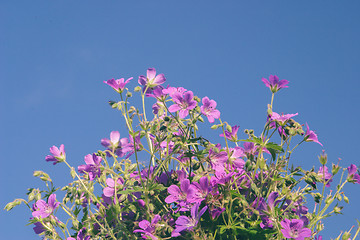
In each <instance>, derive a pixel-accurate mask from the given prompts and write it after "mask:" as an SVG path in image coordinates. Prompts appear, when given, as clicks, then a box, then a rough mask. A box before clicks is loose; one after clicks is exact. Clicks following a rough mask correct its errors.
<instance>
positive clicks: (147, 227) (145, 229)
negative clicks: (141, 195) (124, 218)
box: [134, 215, 161, 240]
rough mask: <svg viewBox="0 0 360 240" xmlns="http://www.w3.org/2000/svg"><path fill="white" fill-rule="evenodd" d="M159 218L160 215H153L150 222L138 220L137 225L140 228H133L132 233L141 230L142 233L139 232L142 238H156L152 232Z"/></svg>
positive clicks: (154, 239)
mask: <svg viewBox="0 0 360 240" xmlns="http://www.w3.org/2000/svg"><path fill="white" fill-rule="evenodd" d="M160 220H161V217H160V215H155V216H154V218H153V219H152V220H151V223H150V222H149V221H147V220H142V221H141V222H139V227H140V228H141V229H136V230H134V233H136V232H141V233H143V234H141V237H142V238H143V239H148V237H150V238H151V239H152V240H156V239H158V238H157V237H156V236H154V235H153V234H154V233H155V230H156V224H157V223H158V222H159V221H160Z"/></svg>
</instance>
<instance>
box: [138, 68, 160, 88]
mask: <svg viewBox="0 0 360 240" xmlns="http://www.w3.org/2000/svg"><path fill="white" fill-rule="evenodd" d="M165 81H166V78H165V76H164V74H163V73H161V74H159V75H156V70H155V68H149V69H148V70H147V73H146V77H145V76H143V75H141V76H139V80H138V82H139V84H140V85H142V86H144V90H145V89H146V88H153V87H156V86H158V85H160V84H163V83H164V82H165Z"/></svg>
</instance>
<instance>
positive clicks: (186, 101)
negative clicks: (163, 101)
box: [169, 91, 196, 118]
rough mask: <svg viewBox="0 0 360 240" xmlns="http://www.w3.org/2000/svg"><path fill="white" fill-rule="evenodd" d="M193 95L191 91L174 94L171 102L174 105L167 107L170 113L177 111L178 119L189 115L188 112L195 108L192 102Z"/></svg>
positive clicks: (193, 101)
mask: <svg viewBox="0 0 360 240" xmlns="http://www.w3.org/2000/svg"><path fill="white" fill-rule="evenodd" d="M193 98H194V94H193V92H192V91H187V92H185V93H184V94H182V93H180V92H175V93H174V94H173V101H174V102H175V104H173V105H171V106H170V107H169V111H170V112H177V111H179V117H180V118H185V117H186V116H187V115H189V110H191V109H194V108H195V107H196V101H195V100H193Z"/></svg>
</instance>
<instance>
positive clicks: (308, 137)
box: [305, 123, 322, 146]
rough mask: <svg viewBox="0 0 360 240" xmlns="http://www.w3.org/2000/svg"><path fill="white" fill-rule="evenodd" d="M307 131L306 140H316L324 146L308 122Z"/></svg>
mask: <svg viewBox="0 0 360 240" xmlns="http://www.w3.org/2000/svg"><path fill="white" fill-rule="evenodd" d="M306 127H307V130H306V133H305V141H306V142H316V143H318V144H320V145H321V146H322V144H321V143H320V142H319V140H318V137H317V135H316V134H315V133H314V131H311V130H310V129H309V125H308V124H307V123H306Z"/></svg>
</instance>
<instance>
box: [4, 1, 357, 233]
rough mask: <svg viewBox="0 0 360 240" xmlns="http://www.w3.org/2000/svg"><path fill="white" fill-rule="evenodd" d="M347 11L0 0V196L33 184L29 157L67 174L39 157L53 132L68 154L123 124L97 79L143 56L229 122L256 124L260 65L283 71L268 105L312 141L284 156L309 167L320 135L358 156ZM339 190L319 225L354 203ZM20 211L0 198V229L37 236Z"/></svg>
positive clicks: (346, 6) (327, 5)
mask: <svg viewBox="0 0 360 240" xmlns="http://www.w3.org/2000/svg"><path fill="white" fill-rule="evenodd" d="M135 2H136V3H135ZM359 12H360V3H359V1H355V0H353V1H351V0H349V1H235V0H234V1H209V0H207V1H89V0H87V1H80V0H79V1H37V0H33V1H20V0H18V1H6V0H3V1H0V84H1V85H0V89H1V94H0V136H1V137H0V152H1V155H0V160H1V174H0V189H1V192H0V206H1V208H3V207H4V206H5V204H6V203H7V202H9V201H12V200H13V199H14V198H18V197H25V192H26V189H27V188H28V187H31V186H37V187H41V188H42V187H44V185H43V184H42V182H41V181H40V180H38V179H36V178H34V177H32V173H33V170H39V169H41V170H44V171H46V172H47V173H49V174H50V176H51V177H52V178H53V179H54V181H55V183H58V186H61V185H65V184H67V183H68V182H69V180H70V177H68V176H65V175H66V174H67V173H68V169H67V168H66V166H63V165H59V166H56V167H54V166H52V165H51V164H49V163H46V162H45V160H44V158H45V156H46V155H47V154H48V152H49V147H51V146H52V145H57V146H59V145H60V144H62V143H63V144H65V149H66V152H67V156H68V160H69V162H71V163H72V164H73V165H74V166H78V165H80V164H83V158H84V156H85V155H86V154H88V153H92V152H93V151H96V150H97V149H100V148H101V146H100V139H101V138H104V137H108V136H109V133H110V131H112V130H119V131H120V132H121V133H122V134H124V133H125V132H124V127H123V126H124V123H123V121H122V119H121V118H120V114H119V113H118V112H116V111H114V110H112V109H111V108H110V107H109V106H108V104H107V101H108V100H110V99H116V97H115V94H114V92H113V91H111V89H110V88H109V87H108V86H106V85H105V84H104V83H103V80H108V79H110V78H113V77H115V78H119V77H134V79H135V80H134V81H133V85H132V86H135V82H136V80H137V77H138V76H139V75H141V74H144V73H145V72H146V69H147V68H148V67H155V68H156V69H157V70H158V72H161V73H164V74H165V76H166V78H167V83H168V84H170V85H172V86H183V87H185V88H187V89H189V90H192V91H193V92H194V93H195V94H197V95H198V96H200V97H204V96H208V97H209V98H212V99H215V100H216V101H217V102H218V108H219V109H220V111H221V114H222V119H223V120H225V121H228V122H229V123H230V124H238V125H240V126H241V131H243V129H244V128H253V129H255V130H257V129H260V128H261V127H262V126H263V123H264V120H265V111H266V104H267V103H269V101H270V94H269V90H268V89H266V88H265V87H264V86H263V84H262V82H261V78H262V77H268V76H269V75H270V74H276V75H278V76H279V77H280V78H281V79H287V80H289V81H290V84H289V86H290V88H288V89H286V90H281V91H280V92H279V94H278V96H277V97H276V99H275V109H274V110H275V111H277V112H284V113H296V112H298V113H299V116H298V117H296V119H297V120H298V121H299V122H301V123H305V122H307V123H308V124H309V125H310V127H311V128H312V129H314V130H315V131H316V132H317V134H318V136H319V140H320V141H321V142H322V143H323V144H324V148H322V147H321V146H320V145H318V144H315V143H313V144H306V145H304V147H303V148H302V151H301V152H297V153H295V154H294V155H293V156H294V159H293V161H294V164H295V165H300V164H301V165H303V166H304V167H307V168H311V167H312V166H313V165H315V166H316V167H318V166H319V163H318V160H317V155H319V154H320V153H321V151H322V149H325V150H326V152H327V153H328V156H329V161H332V162H337V159H338V158H341V159H342V164H343V165H344V166H348V165H350V163H355V164H356V165H359V164H360V160H359V156H358V152H357V151H358V149H359V144H358V141H359V135H360V130H359V129H360V128H359V126H358V124H359V117H360V113H359V103H360V94H359V90H360V81H359V76H360V44H359V43H360V28H359V23H360V14H359ZM257 133H258V132H257ZM241 136H242V137H245V136H244V135H241ZM345 190H346V191H347V195H348V197H349V198H350V205H346V204H345V208H344V211H343V212H344V215H342V216H338V217H335V218H333V219H330V220H329V221H326V224H327V225H326V230H325V232H324V236H325V239H329V238H330V237H333V238H335V237H336V236H337V235H338V234H339V232H340V230H347V229H348V228H350V227H351V226H352V225H354V224H356V221H355V218H359V216H360V206H359V204H358V203H357V201H358V199H359V198H360V186H358V185H357V186H356V185H348V187H346V189H345ZM30 216H31V213H30V212H29V211H27V209H26V207H25V206H21V207H18V208H15V209H14V210H13V211H11V212H10V213H8V212H5V211H0V229H1V231H0V238H1V239H15V240H16V239H37V236H36V235H35V234H34V233H33V230H32V226H27V227H25V224H26V223H27V221H28V218H29V217H30Z"/></svg>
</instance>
